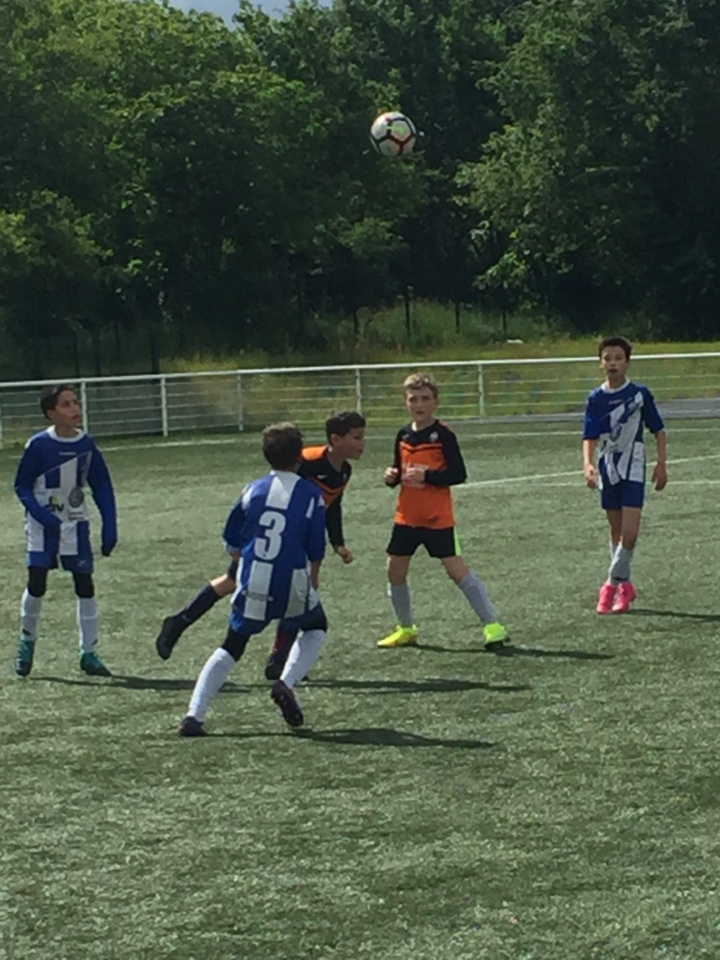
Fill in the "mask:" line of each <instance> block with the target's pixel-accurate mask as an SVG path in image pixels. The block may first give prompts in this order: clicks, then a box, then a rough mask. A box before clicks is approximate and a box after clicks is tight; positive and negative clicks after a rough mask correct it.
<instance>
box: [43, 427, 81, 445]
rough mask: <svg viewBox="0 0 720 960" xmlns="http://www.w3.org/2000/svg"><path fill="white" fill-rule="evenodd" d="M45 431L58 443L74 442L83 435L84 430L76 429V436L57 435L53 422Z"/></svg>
mask: <svg viewBox="0 0 720 960" xmlns="http://www.w3.org/2000/svg"><path fill="white" fill-rule="evenodd" d="M46 433H47V435H48V436H49V437H50V438H51V439H53V440H57V441H58V443H75V442H76V441H77V440H80V439H81V438H82V437H84V436H85V432H84V431H83V430H78V432H77V436H75V437H59V436H58V434H57V430H56V429H55V424H53V425H52V426H51V427H48V428H47V431H46Z"/></svg>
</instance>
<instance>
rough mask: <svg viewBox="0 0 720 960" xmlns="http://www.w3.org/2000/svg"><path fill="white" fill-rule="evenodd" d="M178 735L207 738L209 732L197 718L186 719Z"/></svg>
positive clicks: (179, 728)
mask: <svg viewBox="0 0 720 960" xmlns="http://www.w3.org/2000/svg"><path fill="white" fill-rule="evenodd" d="M178 733H179V734H180V736H181V737H206V736H207V732H206V730H205V727H204V726H203V725H202V723H200V721H199V720H196V719H195V717H189V716H188V717H184V718H183V721H182V723H181V724H180V726H179V727H178Z"/></svg>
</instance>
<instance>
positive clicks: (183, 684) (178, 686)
mask: <svg viewBox="0 0 720 960" xmlns="http://www.w3.org/2000/svg"><path fill="white" fill-rule="evenodd" d="M27 679H28V680H30V681H31V682H32V681H37V680H45V681H46V682H47V683H64V684H67V685H69V686H73V687H97V686H98V680H100V681H101V684H100V686H104V687H108V688H110V687H121V688H123V689H125V690H193V689H194V687H195V681H194V680H178V679H174V680H173V679H163V678H162V677H125V676H120V675H118V674H116V673H115V674H113V675H112V676H111V677H88V678H87V679H82V678H79V677H78V679H77V680H74V679H72V678H71V677H51V676H43V675H42V674H36V675H35V674H34V675H33V676H32V677H28V678H27ZM247 691H248V686H247V685H246V684H237V683H225V684H223V686H222V688H221V689H220V693H247Z"/></svg>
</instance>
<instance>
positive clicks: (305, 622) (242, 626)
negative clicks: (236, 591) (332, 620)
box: [230, 603, 327, 634]
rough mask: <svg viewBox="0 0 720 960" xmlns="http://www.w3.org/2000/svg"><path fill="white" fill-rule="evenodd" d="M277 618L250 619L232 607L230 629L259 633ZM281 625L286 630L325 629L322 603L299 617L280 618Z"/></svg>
mask: <svg viewBox="0 0 720 960" xmlns="http://www.w3.org/2000/svg"><path fill="white" fill-rule="evenodd" d="M279 619H280V618H279V617H268V619H267V620H251V619H250V618H249V617H245V616H243V615H242V612H241V611H239V610H236V609H235V607H233V608H232V612H231V613H230V629H231V630H232V631H233V632H234V633H242V634H255V633H260V632H261V631H263V630H264V629H265V627H266V626H267V625H268V624H269V623H271V622H272V621H273V620H279ZM282 625H283V630H287V631H288V632H289V631H292V630H327V617H326V616H325V611H324V610H323V607H322V604H321V603H318V604H317V605H316V606H314V607H313V608H312V610H306V611H305V613H302V614H300V616H299V617H287V618H285V617H284V618H282Z"/></svg>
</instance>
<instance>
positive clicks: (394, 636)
mask: <svg viewBox="0 0 720 960" xmlns="http://www.w3.org/2000/svg"><path fill="white" fill-rule="evenodd" d="M417 642H418V629H417V627H397V628H396V629H395V630H393V632H392V633H391V634H390V636H389V637H385V638H384V639H382V640H378V646H379V647H408V646H411V645H413V644H416V643H417Z"/></svg>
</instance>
